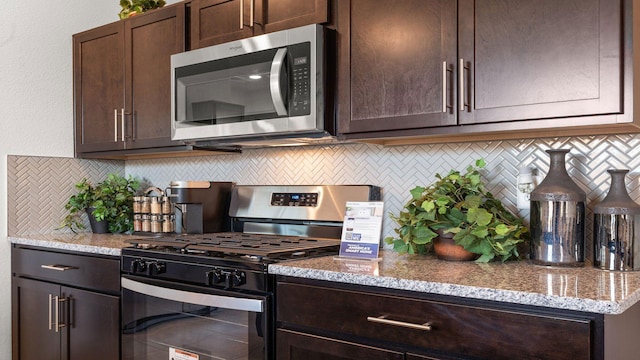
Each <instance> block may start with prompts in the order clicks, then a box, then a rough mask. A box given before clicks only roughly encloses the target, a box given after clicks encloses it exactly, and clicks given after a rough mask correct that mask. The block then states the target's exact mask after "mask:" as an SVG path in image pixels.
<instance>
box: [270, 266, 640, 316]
mask: <svg viewBox="0 0 640 360" xmlns="http://www.w3.org/2000/svg"><path fill="white" fill-rule="evenodd" d="M269 273H271V274H275V275H284V276H290V277H298V278H306V279H315V280H325V281H331V282H339V283H346V284H355V285H365V286H372V287H381V288H389V289H397V290H408V291H415V292H419V293H431V294H439V295H448V296H457V297H464V298H471V299H479V300H490V301H497V302H506V303H513V304H520V305H532V306H541V307H546V308H556V309H564V310H574V311H582V312H590V313H599V314H609V315H616V314H621V313H623V312H624V311H625V310H627V309H628V308H630V307H631V306H632V305H634V304H635V303H636V302H638V301H640V291H636V292H634V293H633V294H632V296H630V297H628V298H626V299H624V300H622V301H607V300H596V299H588V298H576V297H565V296H557V295H546V294H540V293H532V292H525V291H513V290H504V289H496V288H486V287H477V286H469V285H460V284H451V283H441V282H432V281H423V280H411V279H402V278H395V277H385V276H378V275H370V274H354V273H348V272H342V271H331V270H319V269H309V268H304V267H296V266H295V265H289V264H286V263H281V264H272V265H269Z"/></svg>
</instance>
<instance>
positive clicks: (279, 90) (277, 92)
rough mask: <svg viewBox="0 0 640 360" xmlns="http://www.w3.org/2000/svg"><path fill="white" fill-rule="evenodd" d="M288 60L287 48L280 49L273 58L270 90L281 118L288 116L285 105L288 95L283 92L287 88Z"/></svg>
mask: <svg viewBox="0 0 640 360" xmlns="http://www.w3.org/2000/svg"><path fill="white" fill-rule="evenodd" d="M286 58H287V48H281V49H278V51H277V52H276V55H275V56H274V57H273V62H272V63H271V73H270V75H269V89H270V90H271V99H272V100H273V106H274V107H275V109H276V113H277V114H278V115H279V116H286V115H287V107H286V105H285V101H286V93H284V94H283V90H284V91H286V89H287V87H286V86H282V85H283V84H284V85H287V75H286V74H287V73H286V69H285V62H286Z"/></svg>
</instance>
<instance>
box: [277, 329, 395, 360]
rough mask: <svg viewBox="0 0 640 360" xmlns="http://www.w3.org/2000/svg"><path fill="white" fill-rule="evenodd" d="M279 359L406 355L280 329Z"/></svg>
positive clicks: (375, 358)
mask: <svg viewBox="0 0 640 360" xmlns="http://www.w3.org/2000/svg"><path fill="white" fill-rule="evenodd" d="M276 338H277V339H278V346H277V352H278V359H280V360H294V359H304V360H340V359H344V360H347V359H368V360H382V359H385V360H402V359H404V354H402V353H400V352H397V351H390V350H385V349H381V348H376V347H372V346H363V345H361V344H356V343H351V342H347V341H340V340H336V339H331V338H326V337H321V336H315V335H310V334H304V333H300V332H295V331H290V330H283V329H278V331H277V334H276Z"/></svg>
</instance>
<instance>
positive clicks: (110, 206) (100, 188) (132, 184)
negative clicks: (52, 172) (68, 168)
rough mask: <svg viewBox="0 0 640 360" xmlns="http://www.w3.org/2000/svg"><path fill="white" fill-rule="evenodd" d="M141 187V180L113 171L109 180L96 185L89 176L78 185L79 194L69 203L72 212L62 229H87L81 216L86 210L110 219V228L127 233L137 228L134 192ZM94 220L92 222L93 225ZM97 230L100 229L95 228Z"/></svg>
mask: <svg viewBox="0 0 640 360" xmlns="http://www.w3.org/2000/svg"><path fill="white" fill-rule="evenodd" d="M139 186H140V182H139V181H138V180H137V179H134V178H132V177H131V176H129V177H128V178H125V177H123V176H120V175H117V174H109V175H108V176H107V179H105V180H104V181H102V182H100V183H98V184H97V185H95V186H93V185H92V184H91V183H90V182H89V181H88V180H87V179H82V181H80V182H78V183H76V184H75V188H76V189H77V191H78V192H77V193H76V194H75V195H72V196H71V197H69V200H68V201H67V203H66V204H65V209H66V210H67V211H68V214H67V215H66V216H65V217H64V219H63V221H62V224H61V225H60V227H59V228H64V227H66V228H69V229H71V231H73V232H76V231H77V230H79V229H84V228H85V226H84V223H83V221H82V218H81V215H82V213H84V212H86V213H87V215H88V216H89V217H90V220H91V217H93V218H94V219H95V221H98V222H100V221H106V224H107V227H108V231H109V232H112V233H124V232H131V231H133V195H134V194H135V192H136V190H137V189H138V187H139ZM93 225H94V223H93V222H92V226H93ZM93 231H94V232H100V231H99V230H97V231H96V229H95V228H94V229H93Z"/></svg>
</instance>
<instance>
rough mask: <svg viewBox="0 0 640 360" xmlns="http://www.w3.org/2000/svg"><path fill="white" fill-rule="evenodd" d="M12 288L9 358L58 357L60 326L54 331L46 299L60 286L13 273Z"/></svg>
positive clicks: (55, 294)
mask: <svg viewBox="0 0 640 360" xmlns="http://www.w3.org/2000/svg"><path fill="white" fill-rule="evenodd" d="M12 288H13V291H12V308H13V310H12V314H13V319H12V324H13V325H12V326H13V359H14V360H17V359H20V360H41V359H60V354H61V339H62V334H63V330H64V329H59V330H58V332H56V331H55V328H54V322H55V307H54V305H53V304H52V302H53V299H52V300H51V301H50V300H49V296H51V297H54V296H57V295H59V294H60V286H59V285H55V284H50V283H46V282H42V281H35V280H28V279H23V278H19V277H15V276H14V277H13V278H12Z"/></svg>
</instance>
